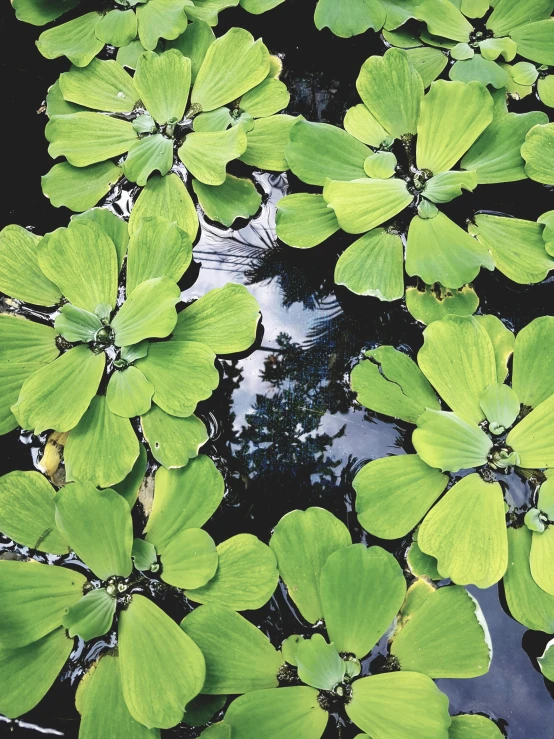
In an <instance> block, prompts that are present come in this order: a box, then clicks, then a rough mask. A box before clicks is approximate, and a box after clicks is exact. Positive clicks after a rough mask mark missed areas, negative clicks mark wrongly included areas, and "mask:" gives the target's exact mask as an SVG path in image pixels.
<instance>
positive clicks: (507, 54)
mask: <svg viewBox="0 0 554 739" xmlns="http://www.w3.org/2000/svg"><path fill="white" fill-rule="evenodd" d="M479 49H480V51H481V54H482V55H483V57H484V58H485V59H487V60H489V61H495V60H496V59H499V58H500V57H503V58H504V60H505V61H507V62H511V61H513V59H514V58H515V56H516V53H517V44H516V43H515V42H514V41H512V39H511V38H488V39H485V40H484V41H479ZM531 84H532V83H531Z"/></svg>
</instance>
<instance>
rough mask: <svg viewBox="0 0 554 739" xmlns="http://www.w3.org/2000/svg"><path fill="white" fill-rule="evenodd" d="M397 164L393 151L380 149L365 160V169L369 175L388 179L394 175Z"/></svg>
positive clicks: (378, 178)
mask: <svg viewBox="0 0 554 739" xmlns="http://www.w3.org/2000/svg"><path fill="white" fill-rule="evenodd" d="M396 165H397V160H396V157H395V156H394V154H393V153H392V152H391V151H378V152H376V153H375V154H371V155H370V156H368V158H367V159H366V160H365V162H364V170H365V173H366V174H367V176H368V177H372V178H374V179H376V180H386V179H388V178H389V177H392V176H393V174H394V172H395V170H396Z"/></svg>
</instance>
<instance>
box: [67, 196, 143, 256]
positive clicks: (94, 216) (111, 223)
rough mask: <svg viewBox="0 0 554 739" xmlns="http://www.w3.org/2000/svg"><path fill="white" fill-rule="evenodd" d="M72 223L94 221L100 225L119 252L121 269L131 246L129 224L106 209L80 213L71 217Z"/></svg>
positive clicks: (93, 209) (94, 209)
mask: <svg viewBox="0 0 554 739" xmlns="http://www.w3.org/2000/svg"><path fill="white" fill-rule="evenodd" d="M71 220H72V221H86V222H88V221H92V222H93V223H95V224H96V225H98V226H99V227H100V228H101V230H102V231H104V233H105V234H106V235H107V236H109V237H110V239H111V240H112V241H113V244H114V246H115V250H116V252H117V263H118V269H121V265H122V264H123V259H124V257H125V254H126V253H127V245H128V244H129V233H128V228H127V223H126V221H124V220H123V219H121V218H118V217H117V216H116V215H115V214H114V213H112V212H111V211H109V210H106V208H92V209H91V210H87V212H86V213H80V214H79V215H77V216H72V217H71Z"/></svg>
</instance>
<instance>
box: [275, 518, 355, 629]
mask: <svg viewBox="0 0 554 739" xmlns="http://www.w3.org/2000/svg"><path fill="white" fill-rule="evenodd" d="M351 543H352V539H351V537H350V533H349V532H348V529H347V528H346V526H345V525H344V524H343V523H342V522H341V521H339V520H338V518H336V517H335V516H333V514H332V513H329V511H327V510H325V509H324V508H308V509H307V510H306V511H291V512H290V513H287V514H286V515H285V516H283V518H282V519H281V520H280V521H279V523H278V524H277V526H276V527H275V530H274V532H273V535H272V537H271V540H270V542H269V545H270V547H271V549H272V550H273V553H274V554H275V556H276V558H277V565H278V567H279V574H280V575H281V578H282V579H283V581H284V582H285V585H286V586H287V589H288V592H289V596H290V597H291V598H292V600H293V601H294V603H295V604H296V606H297V608H298V610H299V611H300V613H301V614H302V616H304V618H305V619H306V621H308V622H309V623H312V624H314V623H316V622H317V621H319V620H320V619H322V618H323V606H322V605H321V600H320V587H319V582H320V577H321V570H322V568H323V565H324V564H325V562H326V561H327V559H328V557H329V555H331V554H332V553H333V552H336V551H337V550H339V549H341V548H343V547H347V546H349V545H350V544H351Z"/></svg>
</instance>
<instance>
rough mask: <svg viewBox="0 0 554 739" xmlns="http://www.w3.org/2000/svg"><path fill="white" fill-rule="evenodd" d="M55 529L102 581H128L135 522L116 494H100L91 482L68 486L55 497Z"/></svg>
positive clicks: (110, 492) (113, 492) (108, 491)
mask: <svg viewBox="0 0 554 739" xmlns="http://www.w3.org/2000/svg"><path fill="white" fill-rule="evenodd" d="M56 525H57V527H58V529H59V531H60V533H61V534H62V536H63V537H64V538H65V539H66V541H67V542H68V544H69V546H70V547H71V548H72V549H73V551H74V552H75V553H76V554H77V556H78V557H79V558H80V559H82V560H83V562H84V563H85V564H86V565H87V566H88V567H90V569H91V570H92V571H93V572H94V574H95V575H96V576H97V577H98V578H100V580H107V579H108V578H110V577H112V576H114V575H118V576H120V577H129V575H130V574H131V570H132V569H133V566H132V562H131V549H132V546H133V522H132V520H131V514H130V511H129V506H128V505H127V503H126V501H125V500H123V498H122V497H121V496H120V495H118V493H116V492H115V491H114V490H109V489H108V490H97V489H96V488H95V487H94V485H93V484H92V483H89V482H76V483H74V484H73V485H66V486H65V487H64V488H62V489H61V490H60V491H59V492H58V494H57V496H56ZM100 532H101V536H99V533H100Z"/></svg>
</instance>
